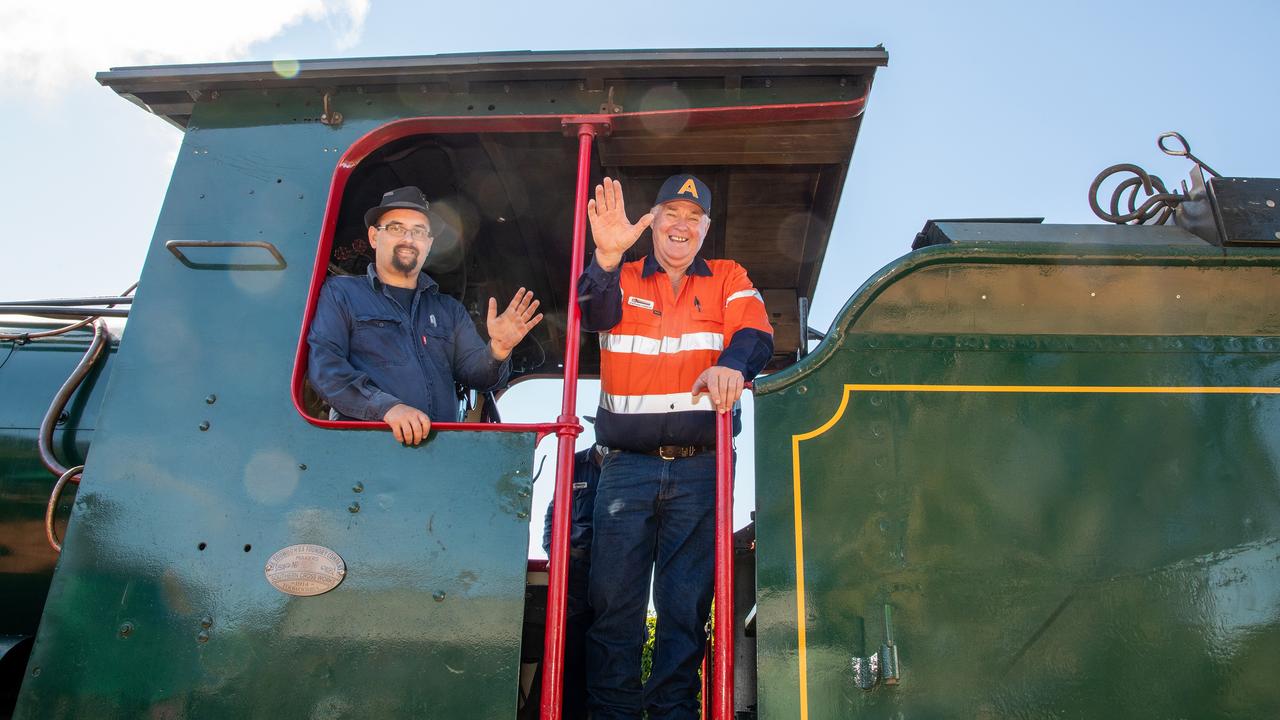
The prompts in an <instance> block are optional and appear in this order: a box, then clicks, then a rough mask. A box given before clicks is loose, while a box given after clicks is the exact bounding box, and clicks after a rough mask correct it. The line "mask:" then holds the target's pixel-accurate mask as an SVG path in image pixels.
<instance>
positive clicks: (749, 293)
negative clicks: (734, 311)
mask: <svg viewBox="0 0 1280 720" xmlns="http://www.w3.org/2000/svg"><path fill="white" fill-rule="evenodd" d="M749 297H753V298H755V299H757V300H759V301H760V302H764V298H763V297H762V296H761V295H760V291H759V290H756V289H754V288H752V289H751V290H739V291H738V292H736V293H734V294H732V295H730V296H729V297H728V298H726V299H725V301H724V306H725V307H729V303H731V302H733V301H734V300H741V299H742V298H749Z"/></svg>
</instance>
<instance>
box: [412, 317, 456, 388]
mask: <svg viewBox="0 0 1280 720" xmlns="http://www.w3.org/2000/svg"><path fill="white" fill-rule="evenodd" d="M418 325H419V326H421V327H420V328H419V329H420V330H421V332H422V337H421V338H419V339H420V340H422V341H423V343H424V344H425V346H426V348H427V359H428V360H429V361H430V363H431V367H432V368H433V369H434V370H435V371H436V372H438V373H440V374H441V375H442V376H443V377H444V378H446V379H447V380H449V381H451V382H453V381H455V380H454V377H453V351H454V348H453V328H452V327H449V326H448V325H447V323H437V324H436V325H432V324H430V323H429V322H427V323H421V322H420V323H418Z"/></svg>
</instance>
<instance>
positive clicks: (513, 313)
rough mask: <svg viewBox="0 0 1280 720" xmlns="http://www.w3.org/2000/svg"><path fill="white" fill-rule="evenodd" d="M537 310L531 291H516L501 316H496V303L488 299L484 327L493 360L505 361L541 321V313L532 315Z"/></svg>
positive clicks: (492, 299)
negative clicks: (487, 313)
mask: <svg viewBox="0 0 1280 720" xmlns="http://www.w3.org/2000/svg"><path fill="white" fill-rule="evenodd" d="M537 310H538V301H537V300H534V299H533V291H532V290H525V289H524V288H520V289H519V290H517V291H516V294H515V296H514V297H512V298H511V303H510V304H508V305H507V309H506V310H504V311H503V312H502V314H501V315H499V314H498V301H497V300H495V299H494V298H489V318H488V320H487V321H486V324H485V327H486V328H487V329H488V330H489V352H490V353H492V354H493V357H494V359H496V360H506V359H507V358H508V357H509V356H510V355H511V351H512V350H514V349H515V347H516V345H519V344H520V341H521V340H523V339H524V336H525V335H528V334H529V331H530V330H531V329H533V326H534V325H537V324H538V323H539V322H541V321H542V313H538V314H537V315H534V313H535V312H536V311H537Z"/></svg>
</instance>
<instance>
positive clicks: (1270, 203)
mask: <svg viewBox="0 0 1280 720" xmlns="http://www.w3.org/2000/svg"><path fill="white" fill-rule="evenodd" d="M1275 206H1276V201H1275V200H1268V201H1267V207H1269V208H1273V207H1275Z"/></svg>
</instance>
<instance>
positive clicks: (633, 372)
mask: <svg viewBox="0 0 1280 720" xmlns="http://www.w3.org/2000/svg"><path fill="white" fill-rule="evenodd" d="M579 293H580V296H581V298H582V303H583V327H584V328H585V329H587V330H595V331H597V332H599V333H600V409H599V411H598V414H597V417H596V442H598V443H599V444H601V445H605V446H607V447H610V448H617V449H624V450H636V451H646V450H653V449H656V448H657V447H659V446H661V445H702V446H712V445H714V444H715V410H714V408H713V407H712V405H711V399H710V398H709V397H708V396H707V395H706V394H705V393H704V394H702V395H699V396H698V397H697V398H696V399H695V398H694V397H693V396H692V394H691V392H690V391H691V390H692V388H693V383H694V381H696V380H697V379H698V376H699V375H701V374H702V371H704V370H706V369H707V368H708V367H711V366H712V365H723V366H725V367H729V368H733V369H735V370H738V371H739V372H741V373H742V374H743V376H744V378H746V379H747V380H751V379H752V378H754V377H755V376H756V374H758V373H759V372H760V371H761V370H762V369H764V366H765V364H766V363H767V362H768V361H769V358H770V357H772V355H773V328H772V327H771V326H770V325H769V318H768V314H767V313H766V311H765V306H764V299H763V298H762V297H761V296H760V293H759V291H757V290H756V289H755V287H754V286H753V285H752V284H751V280H750V279H749V278H748V277H747V271H746V270H745V269H744V268H743V267H742V266H741V265H739V264H738V263H736V262H734V261H732V260H703V259H701V258H696V259H695V260H694V263H693V265H691V266H690V267H689V270H688V271H687V272H686V274H685V277H684V280H682V281H681V284H680V289H679V291H678V293H677V292H675V291H673V290H672V288H671V282H670V280H669V279H668V278H667V274H666V272H665V271H663V270H662V268H661V266H660V265H659V264H658V262H657V260H656V259H655V258H653V256H649V257H647V258H645V259H644V260H637V261H634V262H629V263H625V264H623V265H621V266H620V267H619V268H618V269H617V270H615V271H614V272H612V273H606V272H605V271H604V270H602V269H601V268H600V267H599V266H598V265H596V264H595V263H594V262H592V263H591V264H590V266H588V268H587V271H586V272H584V273H583V275H582V278H581V279H580V280H579ZM736 420H737V418H736V410H735V426H737V425H738V423H737V422H736Z"/></svg>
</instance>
